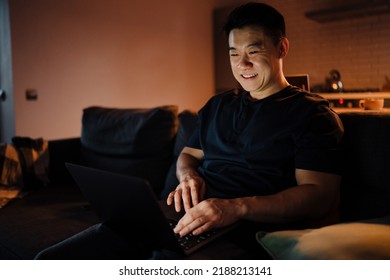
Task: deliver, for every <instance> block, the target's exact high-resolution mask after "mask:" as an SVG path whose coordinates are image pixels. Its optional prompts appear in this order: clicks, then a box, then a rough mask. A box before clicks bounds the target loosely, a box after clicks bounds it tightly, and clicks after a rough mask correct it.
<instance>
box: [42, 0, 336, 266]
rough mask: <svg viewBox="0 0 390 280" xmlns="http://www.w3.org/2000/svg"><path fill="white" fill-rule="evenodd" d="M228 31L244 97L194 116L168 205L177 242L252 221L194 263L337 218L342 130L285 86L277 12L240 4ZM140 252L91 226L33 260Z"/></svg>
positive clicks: (217, 102)
mask: <svg viewBox="0 0 390 280" xmlns="http://www.w3.org/2000/svg"><path fill="white" fill-rule="evenodd" d="M225 30H226V34H227V35H228V40H229V53H230V61H231V68H232V71H233V74H234V76H235V78H236V79H237V81H238V82H239V83H240V84H241V86H242V88H243V89H244V90H243V91H242V92H241V93H239V94H235V93H234V91H230V92H226V93H222V94H219V95H217V96H214V97H212V98H211V99H210V100H209V102H207V104H206V105H205V106H204V107H203V108H202V109H201V110H200V111H199V118H198V125H197V128H196V129H195V132H194V134H193V136H192V137H191V139H190V141H189V143H188V145H187V146H186V147H185V148H184V149H183V151H182V152H181V154H180V156H179V158H178V161H177V176H178V179H179V181H180V184H179V185H178V186H177V188H176V189H175V191H173V192H171V193H170V194H169V196H168V198H167V204H168V205H174V207H175V209H176V211H181V210H182V209H184V210H185V215H184V216H183V217H182V219H181V220H180V221H179V223H178V225H177V226H176V228H175V232H176V233H178V234H180V235H182V236H184V235H186V234H188V233H190V232H192V233H193V234H194V235H197V234H200V233H202V232H205V231H207V230H209V229H212V228H218V227H224V226H227V225H230V224H233V223H235V222H237V221H239V220H245V221H249V223H248V224H250V225H251V226H250V227H246V226H243V227H240V229H239V230H238V231H237V232H238V234H236V233H234V234H232V236H230V237H229V238H228V239H226V240H224V241H219V240H217V241H215V242H214V245H213V244H210V246H211V247H210V249H209V252H207V250H206V251H204V252H203V253H202V254H203V255H202V256H201V257H206V258H211V257H216V258H222V255H221V250H224V251H223V254H225V255H224V257H228V258H229V257H230V258H241V257H253V256H255V257H257V255H256V254H254V255H253V254H252V253H250V254H249V255H247V254H245V250H243V252H241V251H240V249H241V247H239V248H238V249H239V250H235V249H237V247H235V246H230V245H232V244H233V245H234V244H236V243H235V240H234V239H236V240H237V239H238V240H239V241H244V242H243V243H244V244H243V246H244V247H245V246H246V245H248V246H246V247H247V248H253V245H254V243H256V241H255V237H254V232H251V231H250V230H249V229H251V230H253V229H254V230H260V229H262V230H265V229H270V228H272V225H274V226H275V228H291V227H299V226H311V227H312V226H320V225H326V224H330V223H332V222H336V221H337V218H338V217H337V216H338V215H337V209H338V203H339V184H340V176H339V175H338V174H339V163H340V159H339V154H340V153H339V148H338V147H339V143H340V140H341V137H342V134H343V130H342V125H341V122H340V120H339V118H338V117H337V115H336V114H335V113H334V112H333V111H331V110H330V109H329V107H328V102H327V101H325V100H324V99H322V98H321V97H318V96H316V95H313V94H310V93H308V92H305V91H302V90H300V89H298V88H297V87H293V86H291V85H289V84H288V82H287V81H286V79H285V77H284V75H283V67H282V61H283V59H284V57H285V56H286V55H287V53H288V49H289V41H288V39H287V38H286V36H285V23H284V19H283V16H282V15H281V14H280V13H279V12H278V11H276V10H275V9H274V8H272V7H270V6H268V5H265V4H261V3H249V4H246V5H243V6H241V7H238V8H237V9H235V10H234V11H233V12H232V13H231V14H230V16H229V18H228V22H227V24H226V27H225ZM245 224H246V223H245ZM252 225H255V227H254V228H253V227H252ZM260 225H261V226H260ZM269 225H271V226H269ZM247 229H248V230H247ZM231 237H232V238H231ZM232 240H233V242H230V241H232ZM245 241H249V243H248V244H247V243H246V242H245ZM136 245H139V244H136ZM141 247H142V246H141ZM86 248H87V249H86ZM232 248H233V249H232ZM138 249H139V248H138ZM206 249H207V248H206ZM257 249H258V248H255V250H257ZM140 251H142V248H141V249H140V250H135V248H134V246H133V245H132V244H129V242H126V241H124V240H119V238H118V237H117V236H116V235H115V233H113V232H111V231H110V230H109V229H108V228H106V227H103V226H97V227H92V228H90V229H88V230H87V231H85V232H83V233H81V234H78V235H76V236H74V237H71V238H70V239H69V240H66V241H65V242H62V243H61V244H59V245H56V246H54V247H52V248H49V249H47V250H45V251H43V252H42V253H41V254H40V255H39V256H38V258H92V257H95V258H116V259H118V258H143V257H148V256H149V255H148V252H143V253H144V254H143V255H140V253H139V252H140ZM229 254H230V255H229ZM228 255H229V256H228ZM260 255H262V254H260ZM159 257H161V256H157V258H159ZM163 257H164V256H163ZM168 257H174V258H175V257H177V256H176V255H173V256H169V255H168ZM261 257H267V256H264V255H262V256H261Z"/></svg>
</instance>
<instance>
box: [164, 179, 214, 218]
mask: <svg viewBox="0 0 390 280" xmlns="http://www.w3.org/2000/svg"><path fill="white" fill-rule="evenodd" d="M205 192H206V183H205V181H204V180H203V178H202V177H200V176H198V175H191V176H185V177H184V179H183V180H182V181H181V182H180V184H179V185H178V186H177V187H176V189H175V190H174V191H172V192H170V193H169V195H168V198H167V204H168V205H171V204H172V203H173V202H174V203H175V210H176V211H177V212H180V211H181V210H182V206H183V205H184V210H185V211H186V212H187V211H188V209H190V208H191V207H192V206H195V205H197V204H199V202H200V201H202V200H203V198H204V195H205Z"/></svg>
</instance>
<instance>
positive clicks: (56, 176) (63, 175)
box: [49, 137, 81, 183]
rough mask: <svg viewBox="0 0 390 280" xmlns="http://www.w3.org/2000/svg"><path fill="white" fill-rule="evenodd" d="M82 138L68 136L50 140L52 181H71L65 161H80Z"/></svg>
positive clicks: (50, 173)
mask: <svg viewBox="0 0 390 280" xmlns="http://www.w3.org/2000/svg"><path fill="white" fill-rule="evenodd" d="M80 147H81V142H80V138H79V137H76V138H67V139H59V140H50V141H49V156H50V166H49V178H50V182H51V183H59V182H71V181H72V178H71V177H70V174H69V172H68V171H67V169H66V167H65V162H72V163H79V162H80Z"/></svg>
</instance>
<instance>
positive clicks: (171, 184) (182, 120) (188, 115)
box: [160, 110, 198, 199]
mask: <svg viewBox="0 0 390 280" xmlns="http://www.w3.org/2000/svg"><path fill="white" fill-rule="evenodd" d="M178 117H179V128H178V130H177V134H176V139H175V144H174V147H173V160H172V163H171V165H170V167H169V171H168V174H167V177H166V179H165V183H164V188H163V190H162V191H161V193H160V198H161V199H166V198H167V197H168V194H169V193H170V192H171V191H173V190H174V189H175V188H176V187H177V185H178V183H179V181H178V180H177V177H176V161H177V158H178V157H179V154H180V152H181V150H183V148H184V146H185V145H186V142H187V141H188V139H189V138H190V137H191V135H192V133H193V131H194V129H195V126H196V123H197V120H198V114H197V113H195V112H193V111H188V110H185V111H183V112H181V113H180V114H179V116H178Z"/></svg>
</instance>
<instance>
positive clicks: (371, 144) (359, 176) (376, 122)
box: [339, 110, 390, 221]
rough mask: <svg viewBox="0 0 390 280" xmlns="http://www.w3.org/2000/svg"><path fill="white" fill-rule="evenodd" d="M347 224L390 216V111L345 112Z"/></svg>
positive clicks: (343, 201) (344, 198)
mask: <svg viewBox="0 0 390 280" xmlns="http://www.w3.org/2000/svg"><path fill="white" fill-rule="evenodd" d="M339 116H340V118H341V120H342V122H343V124H344V129H345V133H344V138H343V142H342V144H343V150H344V153H345V159H346V161H345V164H344V172H343V180H342V185H341V218H342V220H343V221H352V220H360V219H368V218H372V217H379V216H384V215H387V214H389V213H390V161H389V158H390V145H389V143H390V112H389V111H387V110H383V111H359V112H343V113H339Z"/></svg>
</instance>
